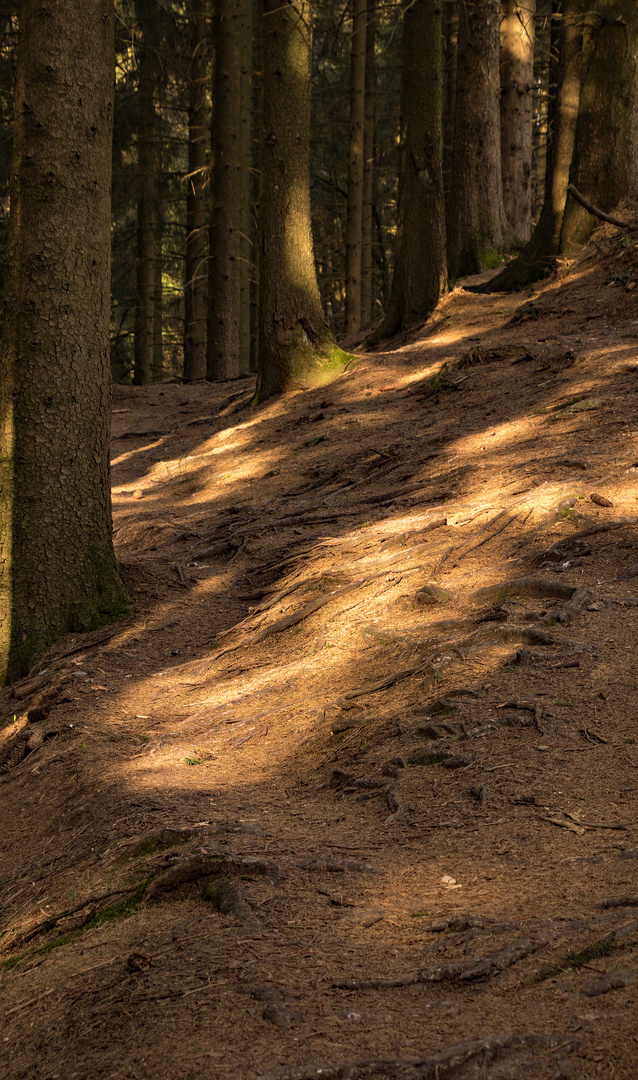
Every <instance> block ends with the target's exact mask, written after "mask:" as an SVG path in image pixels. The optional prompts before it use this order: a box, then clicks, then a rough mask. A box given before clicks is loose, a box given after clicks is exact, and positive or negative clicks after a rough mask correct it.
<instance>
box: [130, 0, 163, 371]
mask: <svg viewBox="0 0 638 1080" xmlns="http://www.w3.org/2000/svg"><path fill="white" fill-rule="evenodd" d="M135 10H136V14H137V18H138V23H139V26H140V29H141V42H138V50H137V56H138V91H137V99H138V134H137V183H138V195H137V249H136V271H137V272H136V278H137V289H136V293H137V300H136V307H135V369H134V373H133V382H134V383H135V384H136V385H137V386H143V385H146V384H147V383H150V382H152V379H153V337H154V319H155V298H154V294H155V210H156V207H155V173H156V168H157V162H156V153H155V104H154V101H153V95H154V89H155V75H156V69H157V57H156V53H155V50H154V48H153V40H152V37H153V16H154V11H153V0H135Z"/></svg>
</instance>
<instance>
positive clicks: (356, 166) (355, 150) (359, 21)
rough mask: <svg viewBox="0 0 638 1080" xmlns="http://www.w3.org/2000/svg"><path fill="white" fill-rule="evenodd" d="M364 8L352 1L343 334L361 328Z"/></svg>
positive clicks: (360, 1) (358, 1)
mask: <svg viewBox="0 0 638 1080" xmlns="http://www.w3.org/2000/svg"><path fill="white" fill-rule="evenodd" d="M367 7H368V4H367V0H354V9H353V15H352V39H351V41H352V44H351V49H350V142H349V146H348V206H347V215H346V327H345V329H346V334H353V333H356V332H357V330H360V329H361V262H362V260H361V240H362V234H363V173H364V129H365V101H366V16H367Z"/></svg>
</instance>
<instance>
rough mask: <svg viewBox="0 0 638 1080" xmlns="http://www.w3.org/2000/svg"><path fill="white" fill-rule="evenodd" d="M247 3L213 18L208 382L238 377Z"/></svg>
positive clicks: (221, 9) (223, 3)
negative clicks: (242, 133) (243, 53)
mask: <svg viewBox="0 0 638 1080" xmlns="http://www.w3.org/2000/svg"><path fill="white" fill-rule="evenodd" d="M246 3H247V0H217V3H216V5H215V16H214V19H213V43H214V46H215V62H214V67H213V124H212V161H211V166H212V205H211V218H210V252H209V264H208V265H209V278H208V347H207V378H208V379H215V380H223V379H236V378H238V377H239V375H240V374H241V367H240V360H239V320H240V284H241V279H240V270H239V259H240V237H241V223H242V177H241V174H242V146H241V119H242V110H241V102H242V31H243V19H244V7H245V5H246Z"/></svg>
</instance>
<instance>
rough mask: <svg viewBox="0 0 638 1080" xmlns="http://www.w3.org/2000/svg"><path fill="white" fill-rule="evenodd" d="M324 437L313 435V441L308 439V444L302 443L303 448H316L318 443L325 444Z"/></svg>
mask: <svg viewBox="0 0 638 1080" xmlns="http://www.w3.org/2000/svg"><path fill="white" fill-rule="evenodd" d="M325 441H326V436H325V435H315V437H314V439H308V442H306V443H304V446H318V445H319V443H320V442H325Z"/></svg>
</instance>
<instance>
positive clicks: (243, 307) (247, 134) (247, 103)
mask: <svg viewBox="0 0 638 1080" xmlns="http://www.w3.org/2000/svg"><path fill="white" fill-rule="evenodd" d="M240 37H241V122H240V144H241V220H240V238H239V367H240V370H241V372H242V374H247V373H248V372H249V371H250V319H251V316H250V295H251V294H250V290H251V282H252V279H253V277H254V275H253V225H252V214H251V210H250V193H251V171H252V150H253V146H252V144H253V123H252V121H253V86H252V66H253V0H245V3H244V4H243V10H242V27H241V31H240Z"/></svg>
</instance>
